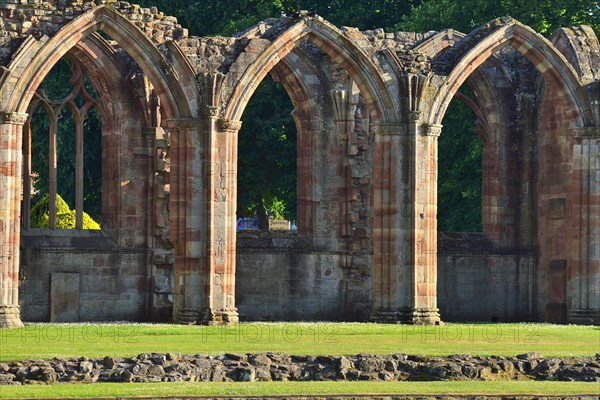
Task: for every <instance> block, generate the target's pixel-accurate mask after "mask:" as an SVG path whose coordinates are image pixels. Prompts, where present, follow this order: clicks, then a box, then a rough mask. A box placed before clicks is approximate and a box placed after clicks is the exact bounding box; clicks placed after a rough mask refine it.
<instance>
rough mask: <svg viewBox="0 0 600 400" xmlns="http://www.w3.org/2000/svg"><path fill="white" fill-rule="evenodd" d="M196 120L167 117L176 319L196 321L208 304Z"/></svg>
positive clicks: (203, 215) (203, 170)
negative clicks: (169, 144)
mask: <svg viewBox="0 0 600 400" xmlns="http://www.w3.org/2000/svg"><path fill="white" fill-rule="evenodd" d="M202 122H204V121H199V120H196V119H168V120H166V121H165V123H164V126H165V128H166V129H167V130H168V131H169V136H170V138H171V149H170V150H171V178H170V184H171V192H170V199H169V220H170V222H169V228H170V239H171V241H172V242H173V245H174V247H175V248H174V282H173V283H174V288H173V320H174V321H175V322H179V323H188V324H194V323H199V322H200V321H201V320H202V310H203V309H204V308H206V307H207V301H206V294H205V292H206V290H207V288H208V287H209V284H208V282H207V281H206V280H207V277H206V275H207V273H206V271H207V269H208V265H207V254H208V233H207V231H208V227H207V215H206V214H207V213H206V210H205V207H206V201H205V200H204V198H203V196H202V194H203V191H204V182H203V174H205V173H206V171H205V169H204V165H203V164H202V162H201V161H202V148H203V146H202V142H201V135H200V134H199V133H198V130H199V128H200V126H201V125H202Z"/></svg>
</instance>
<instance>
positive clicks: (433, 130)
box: [423, 125, 442, 137]
mask: <svg viewBox="0 0 600 400" xmlns="http://www.w3.org/2000/svg"><path fill="white" fill-rule="evenodd" d="M441 133H442V125H423V136H433V137H439V136H440V134H441Z"/></svg>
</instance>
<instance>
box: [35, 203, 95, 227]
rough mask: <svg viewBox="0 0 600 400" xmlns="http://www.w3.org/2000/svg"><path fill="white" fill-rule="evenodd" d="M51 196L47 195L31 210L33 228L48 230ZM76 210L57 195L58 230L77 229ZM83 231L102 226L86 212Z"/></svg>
mask: <svg viewBox="0 0 600 400" xmlns="http://www.w3.org/2000/svg"><path fill="white" fill-rule="evenodd" d="M48 202H49V196H48V195H45V196H44V197H42V198H41V199H40V201H38V202H37V203H36V205H35V206H33V208H32V209H31V227H32V228H47V227H48V221H49V220H50V218H49V207H48ZM75 222H76V216H75V210H71V208H70V207H69V205H68V204H67V202H66V201H64V200H63V198H62V197H61V196H60V195H59V194H57V195H56V228H57V229H75ZM83 229H100V225H99V224H98V223H97V222H96V221H94V220H93V219H92V217H90V216H89V215H88V214H87V213H86V212H84V213H83Z"/></svg>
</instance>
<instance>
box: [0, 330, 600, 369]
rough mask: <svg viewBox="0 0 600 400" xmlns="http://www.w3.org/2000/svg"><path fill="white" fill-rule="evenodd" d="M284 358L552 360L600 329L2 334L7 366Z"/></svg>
mask: <svg viewBox="0 0 600 400" xmlns="http://www.w3.org/2000/svg"><path fill="white" fill-rule="evenodd" d="M267 351H271V352H285V353H289V354H296V355H318V354H321V355H352V354H357V353H376V354H391V353H408V354H419V355H449V354H457V353H460V354H462V353H468V354H471V355H505V356H514V355H516V354H519V353H525V352H530V351H539V352H541V353H542V354H544V355H545V356H553V357H572V356H584V355H587V356H591V355H594V354H595V353H596V352H600V327H594V326H575V325H568V326H564V325H550V324H446V325H444V326H442V327H432V326H428V327H425V326H407V325H382V324H365V323H244V324H240V325H238V326H233V327H206V326H182V325H165V324H162V325H153V324H31V325H27V326H26V327H24V328H21V329H0V361H18V360H25V359H50V358H52V357H75V356H82V355H85V356H88V357H103V356H106V355H111V356H114V357H126V356H135V355H137V354H139V353H144V352H148V353H149V352H162V353H166V352H173V353H181V354H196V353H209V354H219V353H225V352H233V353H253V352H267Z"/></svg>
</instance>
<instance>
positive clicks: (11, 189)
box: [0, 112, 27, 328]
mask: <svg viewBox="0 0 600 400" xmlns="http://www.w3.org/2000/svg"><path fill="white" fill-rule="evenodd" d="M26 121H27V114H21V113H7V112H3V113H0V328H16V327H20V326H23V323H22V322H21V315H20V310H19V241H20V235H21V229H20V228H21V221H20V218H21V216H20V214H21V194H22V180H21V178H22V177H21V164H22V153H21V151H22V141H23V138H22V134H23V125H24V124H25V122H26Z"/></svg>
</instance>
